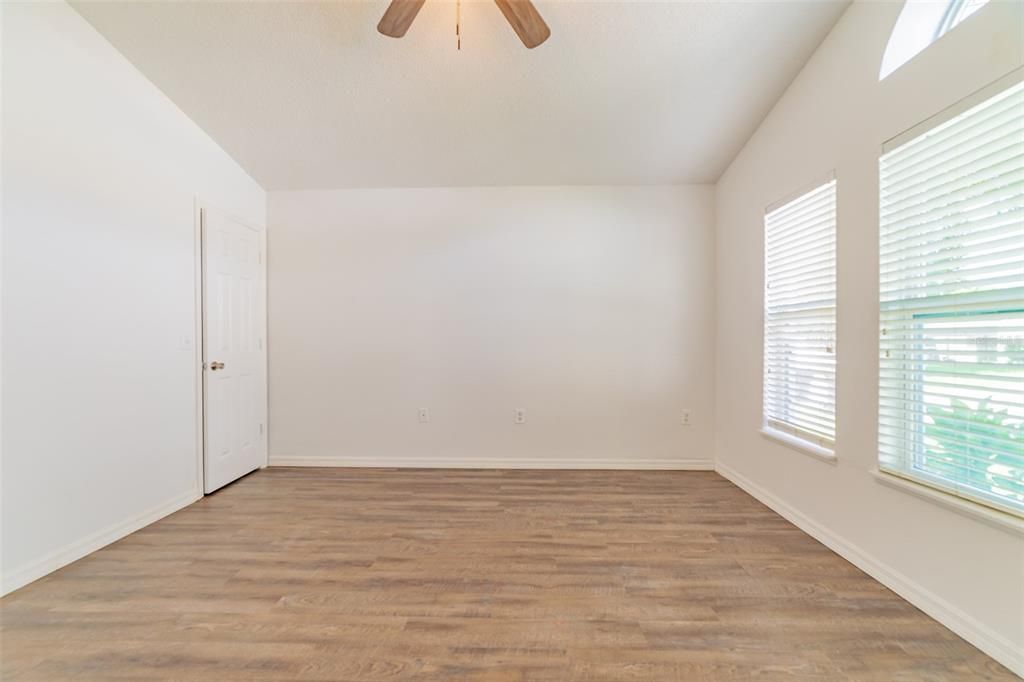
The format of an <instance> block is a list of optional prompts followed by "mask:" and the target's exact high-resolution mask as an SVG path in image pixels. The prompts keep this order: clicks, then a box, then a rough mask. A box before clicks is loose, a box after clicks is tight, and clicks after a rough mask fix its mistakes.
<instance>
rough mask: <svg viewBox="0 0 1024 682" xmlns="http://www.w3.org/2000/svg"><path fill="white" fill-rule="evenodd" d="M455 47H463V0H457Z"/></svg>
mask: <svg viewBox="0 0 1024 682" xmlns="http://www.w3.org/2000/svg"><path fill="white" fill-rule="evenodd" d="M455 49H457V50H461V49H462V0H455Z"/></svg>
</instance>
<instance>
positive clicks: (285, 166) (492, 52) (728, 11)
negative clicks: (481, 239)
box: [74, 0, 848, 190]
mask: <svg viewBox="0 0 1024 682" xmlns="http://www.w3.org/2000/svg"><path fill="white" fill-rule="evenodd" d="M535 4H536V6H537V7H538V9H539V10H540V11H541V13H542V14H543V15H544V18H545V19H546V21H547V23H548V24H549V25H550V27H551V33H552V35H551V38H550V39H549V40H548V41H547V42H546V43H544V44H543V45H541V46H540V47H538V48H536V49H534V50H527V49H525V48H524V47H523V45H522V44H521V43H520V42H519V39H518V38H517V37H516V35H515V34H514V33H513V32H512V30H511V28H510V27H509V25H508V24H507V23H506V22H505V19H504V17H503V16H502V14H501V12H500V11H499V10H498V8H497V7H496V6H495V4H494V3H493V2H490V1H489V0H482V1H481V0H466V1H464V2H463V3H462V10H461V11H462V49H461V51H458V50H456V43H455V30H454V29H455V12H456V10H455V4H454V3H452V2H446V1H444V0H428V2H427V3H426V5H425V6H424V8H423V10H422V11H421V12H420V15H419V16H418V17H417V19H416V21H415V23H414V24H413V26H412V29H411V30H410V31H409V33H408V34H407V35H406V36H405V37H404V38H402V39H401V40H395V39H391V38H386V37H384V36H381V35H380V34H378V33H377V31H376V24H377V21H378V19H379V18H380V16H381V14H382V13H383V11H384V9H385V8H386V6H387V0H373V1H365V2H363V1H338V2H323V3H316V2H167V1H164V2H120V1H118V2H96V1H94V0H90V1H88V2H77V3H74V6H75V8H76V9H77V10H78V11H79V12H80V13H81V14H82V15H83V16H84V17H85V18H86V19H87V20H88V21H89V22H90V23H92V25H93V26H95V27H96V28H97V29H98V30H99V31H100V32H101V33H102V34H103V35H104V36H106V37H107V39H108V40H110V42H111V43H113V44H114V46H115V47H117V48H118V49H119V50H120V51H121V52H122V53H123V54H124V55H125V56H126V57H127V58H128V59H129V60H131V61H132V62H133V63H134V64H135V65H136V66H137V67H138V68H139V69H140V70H141V71H142V72H143V73H144V74H145V75H146V76H147V77H148V78H149V79H150V80H152V81H153V82H154V83H155V84H156V85H157V86H158V87H159V88H161V89H162V90H163V91H164V92H165V93H166V94H167V95H168V96H169V97H170V98H171V99H172V100H173V101H174V102H175V103H176V104H177V105H178V106H179V107H180V108H181V109H182V110H183V111H184V112H185V113H186V114H188V115H189V116H190V117H191V118H192V119H193V120H194V121H195V122H196V123H197V124H199V125H200V126H201V127H202V128H203V129H205V130H206V131H207V133H209V134H210V136H211V137H213V139H215V140H216V141H217V142H218V143H219V144H220V145H221V146H222V147H223V148H224V149H225V150H227V152H228V153H230V154H231V155H232V156H233V157H234V158H235V159H236V160H237V161H238V162H239V163H240V164H241V165H242V166H243V167H244V168H245V169H246V170H247V171H248V172H249V173H250V174H251V175H252V176H253V177H254V178H255V179H256V180H257V181H258V182H259V183H260V184H262V185H263V186H264V187H265V188H267V189H270V190H276V189H323V188H340V187H383V186H388V187H416V186H444V185H451V186H463V185H551V184H667V183H679V182H712V181H714V180H716V179H717V178H718V176H719V175H720V174H721V173H722V171H723V170H724V169H725V168H726V166H727V165H728V163H729V162H730V160H731V159H732V158H733V157H734V156H735V154H736V153H737V152H738V151H739V149H740V148H741V147H742V145H743V143H744V142H745V141H746V140H747V138H748V137H749V136H750V134H751V133H752V132H753V130H754V129H755V128H756V127H757V124H758V123H759V122H760V121H761V120H762V119H763V117H764V116H765V114H766V113H767V112H768V111H769V110H770V108H771V107H772V105H773V104H774V103H775V101H776V100H777V99H778V98H779V96H780V95H781V94H782V92H783V91H784V90H785V88H786V87H787V86H788V84H789V83H790V82H791V81H792V79H793V78H794V76H795V75H796V74H797V72H798V71H799V70H800V68H801V67H802V66H803V64H804V63H805V61H806V60H807V58H808V57H809V56H810V54H811V53H812V52H813V51H814V49H815V47H817V45H818V44H819V43H820V42H821V40H822V39H823V38H824V36H825V35H826V34H827V33H828V31H829V29H830V28H831V27H832V25H833V24H834V23H835V21H836V20H837V19H838V18H839V15H840V14H841V13H842V11H843V10H844V9H845V7H846V5H847V4H848V0H807V1H802V2H800V1H794V0H786V1H783V2H774V1H760V2H759V1H756V0H755V1H750V0H747V1H732V2H716V1H703V2H628V1H623V2H573V1H566V0H562V1H553V0H535Z"/></svg>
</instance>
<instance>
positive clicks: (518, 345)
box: [268, 186, 714, 467]
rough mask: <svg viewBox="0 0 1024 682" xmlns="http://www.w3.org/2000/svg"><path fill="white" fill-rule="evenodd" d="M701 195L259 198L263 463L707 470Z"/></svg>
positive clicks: (492, 191)
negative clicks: (265, 258)
mask: <svg viewBox="0 0 1024 682" xmlns="http://www.w3.org/2000/svg"><path fill="white" fill-rule="evenodd" d="M712 203H713V196H712V189H711V187H709V186H695V187H646V188H614V187H575V188H567V187H544V188H526V187H517V188H465V189H382V190H349V191H322V192H271V193H270V195H269V200H268V205H269V208H268V211H269V224H270V226H271V227H270V231H269V238H270V246H269V252H270V263H269V275H268V276H269V288H270V368H271V369H270V386H271V406H270V412H271V415H270V461H271V464H286V463H292V464H317V463H323V464H349V465H378V466H393V465H408V466H440V465H447V466H507V467H602V466H607V467H615V466H623V467H630V466H632V467H682V466H703V467H710V466H711V462H712V452H711V425H712V419H713V414H712V407H713V398H712V395H713V386H712V379H713V353H714V347H713V342H712V333H713V326H714V319H713V310H712V297H711V287H712V278H713V274H712V266H713V262H712V261H713V242H712V239H713V234H712V223H713V215H712ZM419 407H428V408H429V409H430V412H431V421H430V423H427V424H421V423H418V422H417V408H419ZM515 408H525V409H526V410H527V420H528V422H527V424H525V425H519V426H517V425H514V424H513V419H512V415H513V410H514V409H515ZM684 408H688V409H691V410H692V425H691V426H682V425H681V417H680V412H681V410H682V409H684Z"/></svg>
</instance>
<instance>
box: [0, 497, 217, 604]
mask: <svg viewBox="0 0 1024 682" xmlns="http://www.w3.org/2000/svg"><path fill="white" fill-rule="evenodd" d="M200 490H201V489H200ZM202 497H203V496H202V494H201V493H200V492H199V490H190V491H189V492H187V493H185V494H184V495H179V496H177V497H175V498H173V499H171V500H168V501H167V502H164V503H163V504H160V505H157V506H156V507H152V508H151V509H149V510H147V511H144V512H143V513H141V514H139V515H137V516H135V517H134V518H131V519H128V520H127V521H122V522H120V523H115V524H113V525H111V526H107V527H106V528H104V529H103V530H100V531H98V532H96V533H93V534H92V535H89V536H87V537H85V538H83V539H81V540H77V541H75V542H72V543H70V544H68V545H65V546H64V547H62V548H60V549H58V550H55V551H53V552H51V553H49V554H47V555H46V556H44V557H42V558H41V559H38V560H37V561H33V562H32V563H30V564H28V565H27V566H22V567H21V568H16V569H14V570H13V571H9V572H7V573H5V574H4V575H3V578H2V582H3V586H2V588H0V594H9V593H11V592H13V591H14V590H16V589H18V588H20V587H24V586H25V585H27V584H29V583H30V582H32V581H34V580H38V579H39V578H42V577H43V576H45V575H48V574H50V573H53V572H54V571H56V570H57V569H58V568H63V567H64V566H67V565H68V564H70V563H72V562H74V561H78V560H79V559H81V558H82V557H84V556H86V555H88V554H92V553H93V552H95V551H96V550H98V549H102V548H103V547H106V546H107V545H109V544H110V543H112V542H116V541H118V540H120V539H121V538H123V537H125V536H127V535H131V534H132V533H134V532H135V531H137V530H139V529H141V528H144V527H146V526H148V525H149V524H151V523H154V522H155V521H159V520H160V519H162V518H164V517H165V516H168V515H170V514H173V513H174V512H176V511H178V510H180V509H183V508H184V507H187V506H188V505H190V504H192V503H193V502H195V501H197V500H200V499H202Z"/></svg>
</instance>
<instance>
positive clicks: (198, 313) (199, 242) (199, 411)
mask: <svg viewBox="0 0 1024 682" xmlns="http://www.w3.org/2000/svg"><path fill="white" fill-rule="evenodd" d="M192 205H193V208H194V211H195V234H194V241H193V244H192V251H193V253H194V256H195V260H194V264H193V267H194V268H195V278H194V284H193V286H194V287H195V289H194V297H195V324H194V328H193V332H192V344H193V347H194V349H195V365H194V367H193V372H192V376H193V377H194V380H195V385H194V391H195V395H196V415H195V418H196V422H195V429H196V486H197V490H200V491H202V490H203V489H204V488H205V486H206V482H205V481H204V476H205V471H206V463H205V461H204V459H205V450H206V433H205V430H206V425H205V423H204V422H205V419H206V403H205V401H204V395H203V348H205V346H206V344H205V342H204V339H203V333H204V328H203V207H204V203H203V201H202V199H200V198H199V197H193V200H192Z"/></svg>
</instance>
